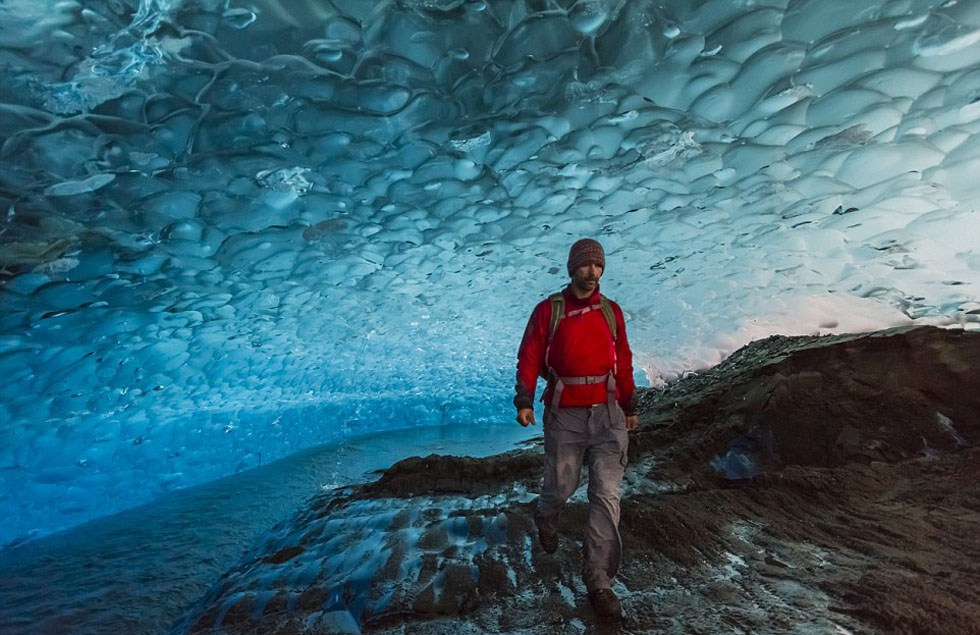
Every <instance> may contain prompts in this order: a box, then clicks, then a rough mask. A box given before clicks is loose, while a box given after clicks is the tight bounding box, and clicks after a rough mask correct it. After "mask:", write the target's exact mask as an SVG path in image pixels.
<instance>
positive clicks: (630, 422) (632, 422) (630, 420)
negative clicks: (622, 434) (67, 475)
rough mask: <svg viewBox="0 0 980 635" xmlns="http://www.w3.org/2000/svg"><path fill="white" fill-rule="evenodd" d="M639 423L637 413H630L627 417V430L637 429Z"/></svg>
mask: <svg viewBox="0 0 980 635" xmlns="http://www.w3.org/2000/svg"><path fill="white" fill-rule="evenodd" d="M637 423H638V420H637V418H636V415H630V416H628V417H626V430H627V431H630V430H635V429H636V424H637Z"/></svg>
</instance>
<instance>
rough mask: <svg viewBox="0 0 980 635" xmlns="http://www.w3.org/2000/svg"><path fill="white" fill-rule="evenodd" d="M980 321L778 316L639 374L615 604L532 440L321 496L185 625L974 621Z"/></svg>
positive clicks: (458, 628)
mask: <svg viewBox="0 0 980 635" xmlns="http://www.w3.org/2000/svg"><path fill="white" fill-rule="evenodd" d="M977 359H980V334H977V333H971V332H963V331H949V330H941V329H935V328H916V329H893V330H889V331H882V332H879V333H874V334H868V335H860V336H833V337H822V338H812V337H798V338H786V337H774V338H769V339H767V340H764V341H760V342H755V343H753V344H751V345H749V346H747V347H745V348H744V349H742V350H740V351H738V352H737V353H735V354H734V355H733V356H731V357H730V358H729V359H728V360H726V361H725V362H724V363H723V364H721V365H719V366H718V367H716V368H714V369H711V370H710V371H707V372H704V373H700V374H696V375H690V376H688V377H686V378H685V379H683V380H680V381H677V382H675V383H673V384H670V385H668V386H667V387H665V388H664V389H663V390H648V391H644V392H643V393H642V395H641V398H640V404H641V408H640V422H641V425H640V428H639V429H638V430H637V431H636V432H635V433H634V434H633V436H632V439H631V447H630V465H629V467H628V468H627V474H626V476H625V478H624V486H623V494H624V495H623V513H622V521H621V533H622V534H623V539H624V565H623V569H622V571H621V573H620V577H619V579H618V580H617V586H616V587H615V589H614V590H615V591H616V592H617V594H618V595H619V596H620V597H621V599H622V600H623V605H624V610H625V613H626V618H625V620H624V621H623V622H622V623H621V624H604V623H601V622H599V621H597V620H596V618H595V616H594V615H593V613H592V611H591V609H590V607H589V606H588V601H587V599H586V596H585V589H584V587H583V585H582V583H581V579H580V577H579V570H580V568H581V532H582V527H583V523H584V517H585V512H586V508H585V502H584V493H583V492H582V491H580V492H577V493H576V495H575V496H574V497H573V499H572V501H571V502H570V504H569V506H568V507H567V509H566V511H565V512H564V513H563V516H562V521H561V529H560V538H561V544H560V547H559V550H558V552H557V553H556V554H554V555H548V554H545V553H544V552H543V551H542V550H541V549H540V547H539V546H538V545H537V542H536V540H535V538H534V528H533V523H532V521H531V512H532V509H533V504H534V492H535V490H536V488H537V482H538V480H539V478H540V466H541V450H540V447H535V448H531V449H526V450H519V451H514V452H509V453H506V454H503V455H499V456H497V457H490V458H487V459H471V458H466V457H439V456H430V457H425V458H418V457H414V458H412V459H408V460H406V461H402V462H400V463H398V464H396V465H395V466H393V467H392V468H390V469H389V470H386V471H384V472H383V473H382V474H381V476H380V478H379V480H378V481H376V482H375V483H371V484H367V485H364V486H359V487H352V488H346V489H342V490H337V491H334V492H332V493H330V494H328V495H325V496H323V497H321V498H319V499H316V500H314V501H312V502H311V504H310V506H309V508H308V509H306V510H304V511H301V512H299V513H298V514H297V515H296V516H295V517H294V518H293V519H291V520H290V521H289V522H287V523H285V524H283V525H280V526H278V527H275V528H272V529H271V530H270V531H269V533H268V535H267V537H266V540H265V541H263V542H262V543H261V544H258V545H256V547H255V548H254V549H252V550H251V551H250V552H249V553H247V554H245V556H244V557H243V558H242V561H241V563H240V566H238V567H236V568H235V569H234V570H232V571H229V572H228V573H226V574H225V575H224V576H223V577H222V579H221V580H219V581H217V582H216V584H215V586H214V588H213V589H212V590H211V592H210V593H209V594H208V595H207V596H206V597H205V598H202V600H201V601H200V603H198V605H197V606H195V607H194V608H193V609H192V610H191V611H190V612H189V613H188V615H187V617H186V619H185V620H183V621H182V622H181V623H180V624H178V625H177V626H176V627H175V630H177V631H178V632H185V631H189V632H193V633H207V632H222V633H294V632H318V633H332V632H357V631H358V630H360V631H362V632H378V633H427V634H435V633H454V634H455V633H503V632H507V633H582V632H596V633H605V632H610V633H612V632H627V633H719V632H726V633H728V632H735V633H739V632H741V633H882V634H884V633H889V634H890V633H909V634H911V633H916V634H919V633H922V634H932V633H935V634H937V635H939V634H943V635H955V634H975V633H980V447H978V440H980V377H978V374H977V372H976V369H977V364H976V362H975V360H977Z"/></svg>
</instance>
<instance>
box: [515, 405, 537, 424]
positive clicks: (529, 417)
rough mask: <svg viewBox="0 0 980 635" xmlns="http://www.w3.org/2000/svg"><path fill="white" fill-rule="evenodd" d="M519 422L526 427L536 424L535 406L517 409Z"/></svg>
mask: <svg viewBox="0 0 980 635" xmlns="http://www.w3.org/2000/svg"><path fill="white" fill-rule="evenodd" d="M517 423H519V424H521V425H522V426H524V427H525V428H526V427H527V426H528V425H529V424H530V425H532V426H533V425H534V409H533V408H521V409H520V410H518V411H517Z"/></svg>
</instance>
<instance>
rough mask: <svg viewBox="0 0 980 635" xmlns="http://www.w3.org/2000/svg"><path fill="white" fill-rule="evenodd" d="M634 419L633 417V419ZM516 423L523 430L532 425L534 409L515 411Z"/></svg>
mask: <svg viewBox="0 0 980 635" xmlns="http://www.w3.org/2000/svg"><path fill="white" fill-rule="evenodd" d="M634 418H635V417H634ZM517 423H519V424H521V425H522V426H524V427H525V428H526V427H527V426H528V424H530V425H532V426H533V425H534V409H533V408H521V409H520V410H518V411H517Z"/></svg>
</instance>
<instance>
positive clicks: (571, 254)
mask: <svg viewBox="0 0 980 635" xmlns="http://www.w3.org/2000/svg"><path fill="white" fill-rule="evenodd" d="M590 262H594V263H596V264H597V265H599V266H600V267H602V268H603V269H605V268H606V252H605V251H603V250H602V245H600V244H599V241H598V240H594V239H592V238H583V239H581V240H578V241H575V244H574V245H572V248H571V249H570V250H569V251H568V275H572V274H573V273H575V270H576V269H578V268H579V267H581V266H582V265H585V264H588V263H590Z"/></svg>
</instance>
